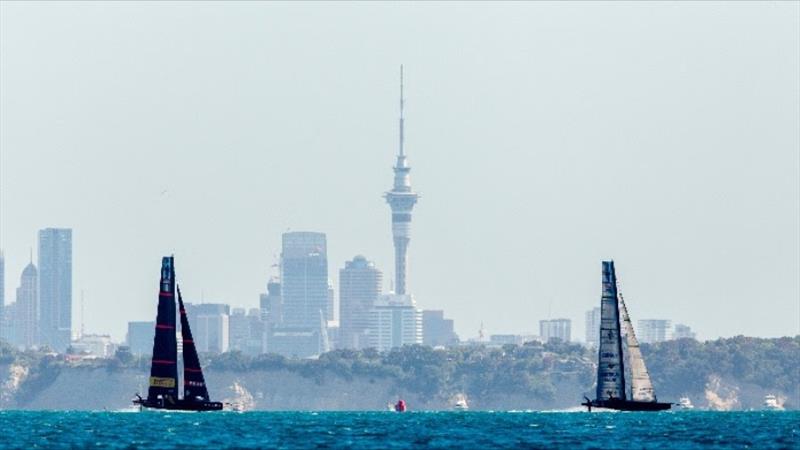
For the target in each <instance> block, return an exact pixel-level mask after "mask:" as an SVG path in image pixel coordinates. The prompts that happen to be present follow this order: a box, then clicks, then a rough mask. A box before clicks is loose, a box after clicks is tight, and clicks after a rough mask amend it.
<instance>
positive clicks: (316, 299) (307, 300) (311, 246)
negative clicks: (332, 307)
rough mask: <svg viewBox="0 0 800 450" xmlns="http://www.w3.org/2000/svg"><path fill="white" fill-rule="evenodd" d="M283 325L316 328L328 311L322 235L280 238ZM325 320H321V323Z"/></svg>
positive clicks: (295, 234)
mask: <svg viewBox="0 0 800 450" xmlns="http://www.w3.org/2000/svg"><path fill="white" fill-rule="evenodd" d="M281 296H282V298H283V324H284V325H285V326H289V327H307V328H313V329H317V328H318V327H319V317H320V312H322V314H323V316H325V315H326V314H327V310H328V256H327V241H326V239H325V234H324V233H313V232H290V233H284V234H283V251H282V253H281ZM328 319H329V318H328V317H327V316H325V320H328Z"/></svg>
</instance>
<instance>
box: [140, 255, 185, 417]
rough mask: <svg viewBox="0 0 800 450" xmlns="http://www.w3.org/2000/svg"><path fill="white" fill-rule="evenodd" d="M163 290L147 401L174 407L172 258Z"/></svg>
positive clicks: (164, 270)
mask: <svg viewBox="0 0 800 450" xmlns="http://www.w3.org/2000/svg"><path fill="white" fill-rule="evenodd" d="M159 286H160V287H159V293H158V316H157V317H156V334H155V338H154V339H153V361H152V365H151V367H150V388H149V389H148V392H147V400H148V402H154V403H160V402H162V401H163V403H174V402H176V401H177V400H178V361H177V360H178V345H177V339H176V337H175V266H174V259H173V257H172V256H165V257H164V258H162V259H161V283H160V285H159Z"/></svg>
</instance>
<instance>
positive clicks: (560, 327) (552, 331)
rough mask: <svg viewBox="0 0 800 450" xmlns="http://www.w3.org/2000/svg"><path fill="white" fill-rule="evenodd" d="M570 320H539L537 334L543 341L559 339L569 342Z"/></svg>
mask: <svg viewBox="0 0 800 450" xmlns="http://www.w3.org/2000/svg"><path fill="white" fill-rule="evenodd" d="M571 329H572V321H571V320H569V319H551V320H540V321H539V336H541V337H542V340H544V341H545V342H547V341H551V340H553V339H560V340H562V341H564V342H569V341H570V338H571Z"/></svg>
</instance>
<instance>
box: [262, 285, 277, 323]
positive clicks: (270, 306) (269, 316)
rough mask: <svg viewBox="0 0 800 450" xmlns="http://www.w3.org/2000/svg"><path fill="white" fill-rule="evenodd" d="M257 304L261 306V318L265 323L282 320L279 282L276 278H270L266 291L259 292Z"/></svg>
mask: <svg viewBox="0 0 800 450" xmlns="http://www.w3.org/2000/svg"><path fill="white" fill-rule="evenodd" d="M259 306H260V307H261V320H262V321H263V322H264V323H265V324H268V325H278V324H280V323H282V322H283V299H282V298H281V282H280V281H278V279H277V278H271V279H270V280H269V282H268V283H267V292H266V293H265V294H261V297H260V299H259Z"/></svg>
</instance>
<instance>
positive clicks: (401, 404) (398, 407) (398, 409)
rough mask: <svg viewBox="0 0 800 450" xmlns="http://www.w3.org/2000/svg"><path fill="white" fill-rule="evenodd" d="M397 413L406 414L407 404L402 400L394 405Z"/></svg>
mask: <svg viewBox="0 0 800 450" xmlns="http://www.w3.org/2000/svg"><path fill="white" fill-rule="evenodd" d="M394 410H395V412H406V402H405V400H403V399H402V398H401V399H400V400H398V401H397V403H395V405H394Z"/></svg>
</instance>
